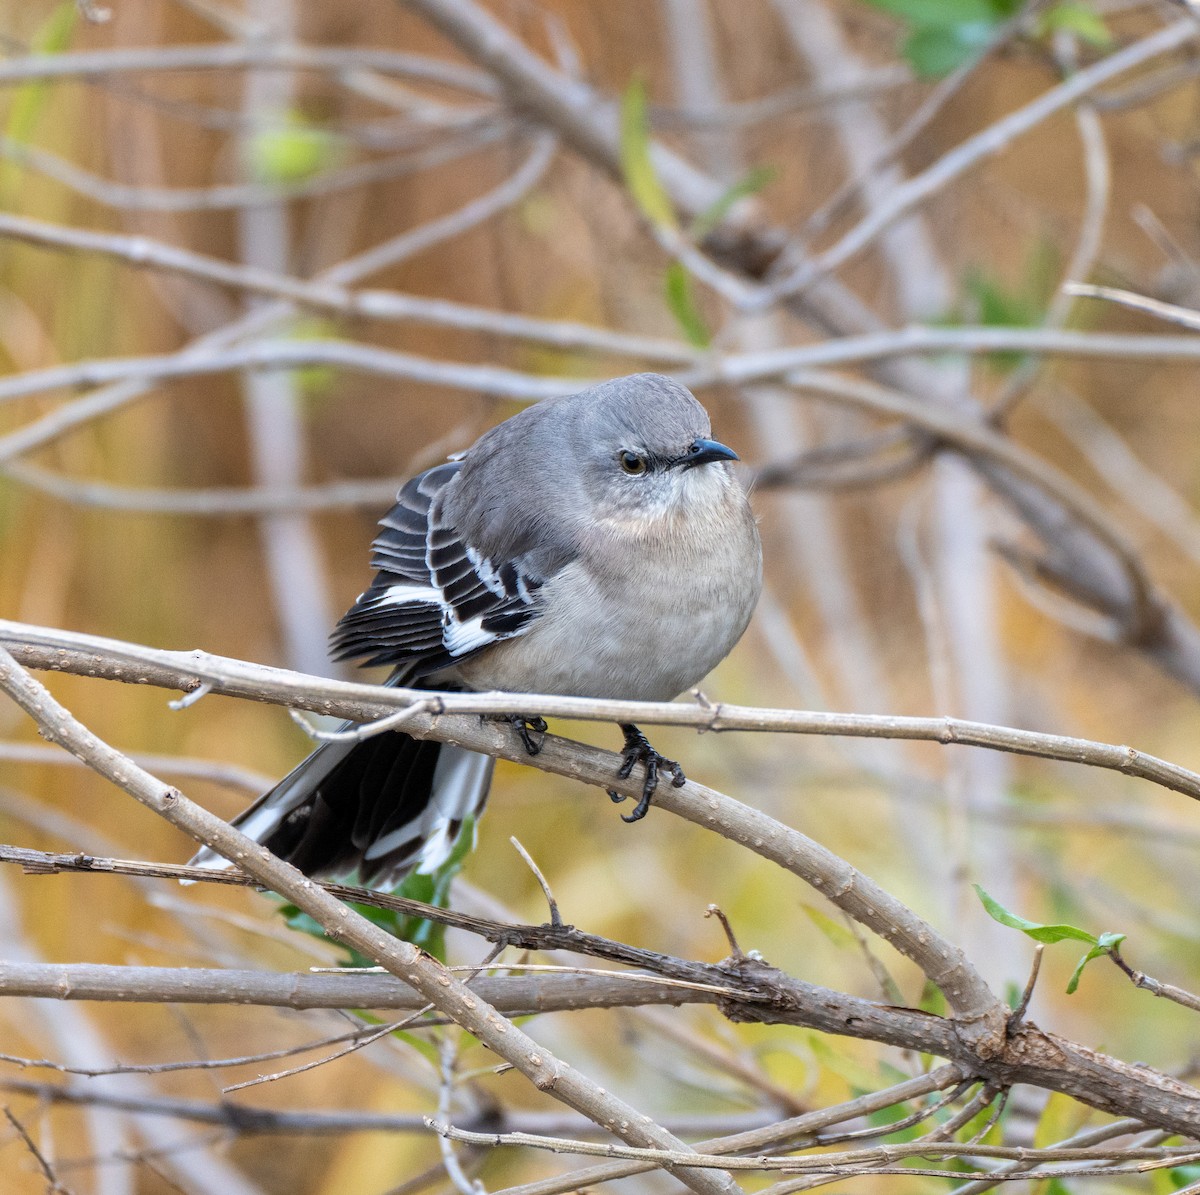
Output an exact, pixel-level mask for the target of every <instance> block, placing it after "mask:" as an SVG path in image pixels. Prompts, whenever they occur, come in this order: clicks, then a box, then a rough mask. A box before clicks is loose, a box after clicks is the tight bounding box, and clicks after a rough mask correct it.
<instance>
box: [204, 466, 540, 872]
mask: <svg viewBox="0 0 1200 1195" xmlns="http://www.w3.org/2000/svg"><path fill="white" fill-rule="evenodd" d="M460 468H461V464H460V463H459V462H457V461H451V462H450V463H448V464H445V465H439V466H437V467H436V468H433V469H430V470H428V471H427V472H425V473H422V474H420V475H419V476H417V477H415V478H413V479H412V481H410V482H408V484H407V485H405V486H404V488H403V489H402V490H401V491H400V493H399V495H398V496H397V501H396V505H395V506H394V507H392V509H391V510H390V511H389V512H388V513H387V515H385V516H384V518H383V519H382V520H381V522H380V528H381V530H380V532H379V534H378V535H377V537H376V539H375V541H374V543H373V545H372V548H373V552H372V557H371V564H372V566H373V567H374V568H376V569H377V570H378V572H377V574H376V577H375V580H374V582H373V583H372V585H371V587H370V588H369V589H368V590H367V591H366V592H365V593H363V594H360V595H359V597H358V600H357V601H356V602H355V603H354V605H353V606H352V607H351V609H350V610H349V611H348V612H347V613H346V615H345V616H344V617H343V618H342V620H341V621H340V622H339V623H338V625H337V628H336V629H335V630H334V632H333V635H332V637H331V646H332V648H333V654H334V658H335V659H339V660H344V659H355V658H363V657H365V663H366V664H393V665H396V669H395V671H394V672H393V673H392V676H391V677H390V678H389V679H388V681H387V683H388V684H390V685H413V686H415V687H423V686H424V685H426V684H428V685H430V686H431V687H433V686H434V685H436V687H438V688H441V689H446V688H455V687H456V686H455V685H454V684H453V681H452V679H451V678H450V677H448V676H447V675H446V674H447V673H448V672H450V671H451V670H452V669H453V668H454V666H455V665H457V664H459V663H461V662H462V661H463V660H466V659H468V658H469V657H470V656H472V655H474V654H476V653H477V652H479V651H481V650H482V649H483V648H485V647H488V646H490V645H491V644H493V643H497V642H499V641H500V640H502V639H508V638H511V637H512V636H514V635H519V634H521V633H522V631H523V630H524V629H526V628H527V626H528V624H529V623H530V621H531V620H532V619H533V618H534V617H536V614H537V592H538V589H539V588H540V585H541V581H540V578H538V577H537V576H535V575H532V574H530V575H526V574H525V573H523V572H522V569H521V563H520V562H516V563H514V562H511V561H506V562H505V563H503V564H502V565H500V566H499V567H496V566H493V564H492V563H491V562H490V561H489V560H488V559H487V558H486V557H484V556H482V555H481V554H480V553H479V552H477V551H476V550H474V549H472V548H471V547H470V546H468V545H466V544H464V543H462V542H461V540H460V539H459V536H458V534H457V533H456V532H455V530H454V528H453V527H452V526H451V525H450V523H449V521H448V519H447V518H446V517H445V512H444V499H445V495H446V488H447V486H448V485H449V484H450V482H451V481H452V480H453V479H454V477H455V476H456V475H457V473H458V471H459V469H460ZM439 674H442V675H441V676H439ZM347 726H349V723H347ZM493 765H494V761H493V760H492V759H491V758H489V757H488V756H484V755H479V754H477V753H475V752H472V751H466V750H464V749H462V748H460V747H454V746H449V745H443V744H441V743H437V742H433V741H426V740H419V739H414V738H412V737H411V736H410V735H406V734H404V733H402V732H400V731H390V732H385V733H383V734H379V735H375V736H373V737H371V738H368V739H364V740H361V741H357V742H353V741H344V742H331V743H325V744H323V745H322V746H321V747H319V748H318V749H317V750H316V751H314V752H313V753H312V754H311V755H310V756H309V757H308V758H307V759H305V760H304V761H303V762H302V763H300V765H299V766H298V767H296V768H295V769H293V771H291V772H290V773H289V774H288V775H287V776H285V777H284V778H283V779H282V780H281V781H280V782H279V783H278V784H277V785H276V786H275V787H274V788H272V789H271V790H270V791H269V792H267V793H265V794H264V795H263V796H262V797H260V798H259V799H258V800H257V801H256V802H255V803H254V804H253V805H251V806H250V808H249V809H247V810H246V811H245V812H244V813H242V814H241V815H240V816H239V817H238V818H236V819H235V821H234V823H233V824H234V825H235V826H237V827H238V828H239V829H240V830H241V831H242V832H243V833H244V834H246V835H248V836H249V837H250V838H253V839H254V840H255V841H256V842H260V843H262V844H263V845H264V846H266V847H267V848H268V849H270V850H271V851H272V852H273V853H274V854H276V855H278V856H280V857H281V858H283V859H286V860H287V861H288V862H290V863H292V864H294V865H295V866H296V867H298V868H299V869H300V870H301V871H303V872H304V873H305V874H307V875H311V876H319V877H323V878H328V879H338V880H342V881H345V882H353V883H360V884H364V885H371V886H375V887H381V888H386V887H392V886H394V885H395V884H396V883H398V882H399V881H400V880H401V879H402V878H403V877H404V876H405V875H406V874H407V873H408V872H410V871H412V870H413V869H414V868H415V869H416V870H418V871H421V872H432V871H435V870H436V869H437V868H438V867H440V866H441V864H442V863H444V862H445V860H446V859H447V857H448V856H449V854H450V851H451V849H452V848H453V845H454V842H455V840H456V838H457V837H458V834H459V832H460V830H461V827H462V825H463V823H464V822H465V821H466V820H467V818H473V819H478V817H479V816H480V814H481V813H482V812H483V808H484V805H485V804H486V802H487V794H488V788H489V785H490V782H491V774H492V768H493ZM192 864H193V865H194V866H197V867H208V868H213V869H222V868H226V867H228V866H229V863H228V862H227V861H226V860H225V859H223V858H222V857H221V856H220V855H218V854H217V853H216V852H215V851H212V850H210V849H209V848H208V847H205V848H204V849H203V850H201V851H200V852H199V853H198V854H197V855H196V856H195V857H194V858H193V859H192Z"/></svg>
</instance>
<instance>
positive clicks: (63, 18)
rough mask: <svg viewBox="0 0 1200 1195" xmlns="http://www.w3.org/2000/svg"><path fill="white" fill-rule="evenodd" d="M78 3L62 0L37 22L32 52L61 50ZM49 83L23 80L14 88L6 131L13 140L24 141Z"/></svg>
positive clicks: (71, 28)
mask: <svg viewBox="0 0 1200 1195" xmlns="http://www.w3.org/2000/svg"><path fill="white" fill-rule="evenodd" d="M78 15H79V6H78V5H77V4H76V3H75V0H64V3H62V4H59V5H58V6H57V7H56V8H55V9H54V10H53V11H52V12H51V13H50V15H49V16H48V17H47V18H46V19H45V20H44V21H43V22H42V24H41V25H40V26H39V28H38V31H37V32H36V33H35V34H34V35H33V38H32V40H31V42H30V47H29V48H30V51H31V52H32V53H34V54H61V53H62V52H63V51H64V50H65V49H67V47H68V46H69V45H70V44H71V34H72V33H74V32H75V21H76V18H77V17H78ZM50 87H51V84H50V83H48V82H44V81H38V82H33V83H26V84H25V85H24V86H23V87H19V88H17V92H16V95H15V96H14V97H13V101H12V105H11V107H10V108H9V116H8V126H7V128H6V129H5V132H6V133H7V134H8V136H9V137H11V138H13V140H15V141H26V140H28V139H29V137H30V136H31V134H32V133H33V130H34V126H35V125H36V124H37V119H38V117H39V116H40V115H41V112H42V109H43V108H44V107H45V104H46V97H47V95H48V94H49V92H50Z"/></svg>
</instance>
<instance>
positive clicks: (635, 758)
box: [608, 723, 687, 822]
mask: <svg viewBox="0 0 1200 1195" xmlns="http://www.w3.org/2000/svg"><path fill="white" fill-rule="evenodd" d="M621 730H622V732H623V733H624V735H625V748H624V750H623V751H622V752H621V766H620V767H619V768H618V769H617V776H618V778H619V779H621V780H628V779H629V777H630V776H631V775H632V774H633V769H634V767H635V766H636V765H637V764H639V763H641V764H644V765H645V768H646V780H645V783H644V784H643V785H642V797H641V800H640V801H638V803H637V805H636V806H635V807H634V810H633V812H632V813H623V814H621V820H622V821H624V822H638V821H641V820H642V818H644V817H645V816H646V814H647V812H648V811H649V809H650V802H651V800H652V799H653V797H654V790H655V789H657V788H658V776H659V773H660V772H670V773H671V785H672V787H674V788H679V787H680V786H681V785H684V784H686V783H687V777H686V776H685V775H684V774H683V769H682V768H681V767H680V766H679V764H678V763H676V762H675V760H673V759H668V758H667V757H666V756H665V755H660V754H659V753H658V752H657V751H655V750H654V748H653V747H651V746H650V740H649V739H647V738H646V736H645V735H644V734H642V732H641V731H640V730H638V728H637V727H636V726H634V725H633V724H632V723H629V724H628V725H622V726H621ZM608 795H609V797H611V798H612V800H613V801H614V802H619V801H623V800H625V796H624V794H623V793H619V792H617V791H615V790H614V789H611V788H610V789H609V790H608Z"/></svg>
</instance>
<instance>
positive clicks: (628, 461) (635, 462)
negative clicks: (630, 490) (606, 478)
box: [617, 448, 646, 477]
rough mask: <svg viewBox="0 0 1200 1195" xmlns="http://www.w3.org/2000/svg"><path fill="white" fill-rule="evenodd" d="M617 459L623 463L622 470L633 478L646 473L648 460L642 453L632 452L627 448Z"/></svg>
mask: <svg viewBox="0 0 1200 1195" xmlns="http://www.w3.org/2000/svg"><path fill="white" fill-rule="evenodd" d="M617 459H618V460H619V461H620V462H621V468H622V469H624V470H625V472H626V473H628V474H630V475H631V476H633V477H637V476H638V474H639V473H645V472H646V458H645V457H644V456H642V455H641V453H638V452H630V451H629V449H628V448H627V449H626V450H625V451H624V452H622V453H621V455H620V456H619V457H618V458H617Z"/></svg>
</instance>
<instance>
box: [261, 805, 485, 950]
mask: <svg viewBox="0 0 1200 1195" xmlns="http://www.w3.org/2000/svg"><path fill="white" fill-rule="evenodd" d="M474 845H475V819H474V818H470V817H469V818H466V819H465V820H464V821H463V825H462V829H461V830H460V831H459V833H458V837H457V838H456V839H455V840H454V846H453V848H452V849H451V851H450V855H449V856H448V858H447V859H446V861H445V863H443V864H442V865H441V867H439V868H438V869H437V870H436V871H434V872H432V873H426V872H415V871H414V872H410V873H409V874H408V875H407V876H405V878H404V882H403V883H402V884H401V885H400V887H399V888H397V889H396V895H397V896H403V897H407V898H408V899H409V900H419V901H421V902H422V903H423V904H427V905H433V906H434V907H435V908H439V909H445V908H448V907H449V898H450V886H451V883H452V882H453V880H454V877H455V876H456V875H457V874H458V873H459V871H461V870H462V865H463V860H464V859H466V857H467V855H469V854H470V853H471V849H472V848H473V847H474ZM348 903H349V906H350V908H352V909H353V910H354V911H355V912H356V913H360V914H361V915H362V916H363V917H365V918H366V919H367V920H368V921H370V922H371V924H372V925H377V926H379V928H380V929H382V930H384V931H385V932H386V933H389V934H391V935H392V937H394V938H399V939H401V940H402V941H404V942H411V943H412V944H413V945H414V946H420V947H421V949H422V950H424V951H425V952H426V953H427V954H431V955H433V957H434V958H436V959H439V960H440V961H442V962H445V960H446V927H445V926H444V925H442V924H441V922H438V921H430V920H429V919H428V918H427V917H412V916H409V915H408V914H407V913H401V912H399V911H398V910H396V909H377V908H376V907H375V906H374V905H361V904H356V903H355V902H353V901H350V902H348ZM279 912H280V914H281V915H282V916H283V917H284V919H285V920H286V922H287V925H288V927H289V928H290V929H294V930H297V931H298V932H300V933H305V934H309V935H310V936H312V937H314V938H322V939H326V938H328V934H326V933H325V931H324V929H322V928H321V926H320V924H319V923H318V922H316V921H314V920H313V919H312V918H311V917H310V916H309V915H308V914H307V913H302V912H301V911H300V910H299V909H298V908H297V907H296V906H295V905H291V904H285V905H282V906H280V910H279ZM343 949H344V950H345V951H346V954H345V956H344V958H342V959H341V960H339V964H338V965H339V966H343V967H373V966H374V965H375V963H374V961H373V960H372V959H369V958H367V957H365V956H364V955H362V954H360V953H359V952H358V951H357V950H354V949H353V948H351V947H343Z"/></svg>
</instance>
